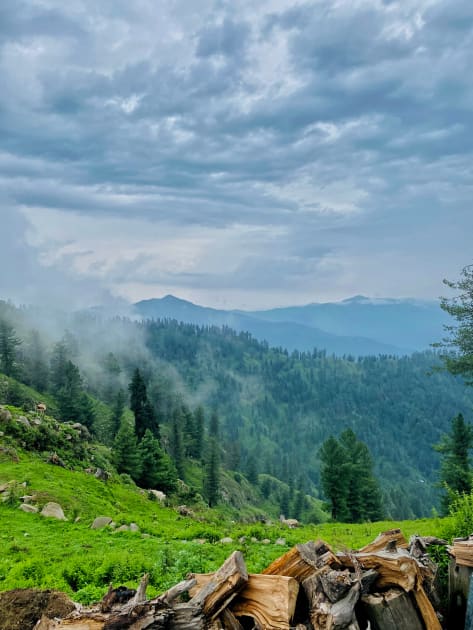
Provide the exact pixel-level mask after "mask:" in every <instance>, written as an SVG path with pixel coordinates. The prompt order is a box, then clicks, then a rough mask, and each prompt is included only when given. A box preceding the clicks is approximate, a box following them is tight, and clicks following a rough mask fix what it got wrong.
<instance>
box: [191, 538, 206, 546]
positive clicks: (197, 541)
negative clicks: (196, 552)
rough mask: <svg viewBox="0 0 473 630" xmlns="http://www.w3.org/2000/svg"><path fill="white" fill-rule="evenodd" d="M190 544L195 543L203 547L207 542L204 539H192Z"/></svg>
mask: <svg viewBox="0 0 473 630" xmlns="http://www.w3.org/2000/svg"><path fill="white" fill-rule="evenodd" d="M192 542H195V543H197V544H198V545H205V543H206V542H207V541H206V539H205V538H194V540H193V541H192Z"/></svg>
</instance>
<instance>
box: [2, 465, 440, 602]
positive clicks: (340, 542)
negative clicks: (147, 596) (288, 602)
mask: <svg viewBox="0 0 473 630" xmlns="http://www.w3.org/2000/svg"><path fill="white" fill-rule="evenodd" d="M12 480H15V481H16V482H17V485H16V486H15V487H14V491H13V493H12V494H13V496H12V497H11V499H10V500H8V501H6V502H4V503H2V504H0V547H1V548H2V554H1V555H0V590H8V589H13V588H23V587H33V586H34V587H41V588H55V589H59V590H62V591H65V592H67V593H69V594H70V595H72V596H73V597H74V598H75V599H76V600H79V601H82V602H89V601H93V600H95V599H98V598H100V597H101V596H102V595H103V594H104V592H105V591H106V589H107V586H108V584H109V583H110V582H113V583H114V584H115V585H118V584H127V585H130V586H131V585H133V584H136V582H137V580H139V578H140V576H141V575H142V574H143V573H144V572H148V573H149V574H150V585H151V588H150V593H155V592H159V591H162V590H165V589H166V588H168V587H169V586H171V585H172V584H174V583H176V582H177V581H179V580H181V579H183V577H185V575H186V574H187V573H188V572H207V571H212V570H214V569H216V568H217V567H218V566H219V565H220V564H221V563H222V562H223V561H224V559H225V558H226V557H227V556H228V555H229V554H230V552H231V551H233V550H234V549H240V550H241V551H242V552H243V553H244V556H245V560H246V562H247V565H248V568H249V570H250V571H253V572H256V571H260V570H261V569H263V568H264V567H265V566H266V565H267V564H269V562H271V561H272V560H273V559H274V558H276V557H278V556H279V555H281V554H282V553H284V552H285V551H286V550H288V549H289V548H290V547H291V546H292V545H294V544H295V543H297V542H302V541H307V540H311V539H317V538H322V539H324V540H326V541H327V542H329V543H331V544H333V545H334V546H335V547H336V548H343V547H349V548H356V547H360V546H362V545H363V544H366V543H367V542H369V541H370V540H372V539H373V538H374V537H375V536H376V535H377V534H378V533H379V532H380V531H383V530H385V529H389V528H391V527H394V526H396V525H398V524H396V523H393V522H383V523H369V524H364V525H356V526H355V525H344V524H328V523H326V524H323V525H318V526H314V525H312V526H306V527H302V528H300V529H295V530H290V529H287V528H283V527H282V526H281V525H280V524H279V523H278V522H276V523H274V524H270V523H268V524H263V523H256V524H251V525H248V524H246V525H244V524H238V523H235V522H233V521H231V520H230V519H228V518H225V516H223V515H222V513H221V512H218V511H215V510H210V509H200V510H196V511H194V514H193V516H181V515H180V514H179V513H178V511H177V509H176V508H171V507H164V506H162V505H160V504H159V503H158V502H156V501H152V500H150V498H149V497H148V494H147V493H144V492H143V491H140V490H139V489H137V488H136V487H134V486H132V485H126V484H124V483H122V482H121V481H119V480H112V481H109V482H102V481H99V480H98V479H95V477H93V476H92V475H89V474H87V473H84V472H80V471H73V470H66V469H63V468H60V467H57V466H53V465H51V464H47V463H44V462H42V461H40V460H39V459H38V458H37V457H34V456H31V455H28V454H21V455H20V461H19V462H18V463H15V462H5V461H4V462H2V463H0V486H1V485H2V484H4V483H6V482H11V481H12ZM25 482H26V487H25V486H23V485H21V484H23V483H25ZM23 493H27V494H29V495H34V496H35V497H36V498H35V500H34V502H35V504H36V505H38V507H41V506H42V505H44V504H45V503H46V502H47V501H56V502H58V503H60V504H61V506H62V507H63V509H64V512H65V515H66V517H67V518H68V520H67V521H66V522H64V521H57V520H55V519H53V518H45V517H43V516H41V515H40V514H27V513H24V512H22V511H21V510H20V509H19V508H18V505H19V501H20V500H19V495H20V494H23ZM96 516H109V517H111V518H113V520H114V522H115V523H116V524H117V525H121V524H129V523H131V522H134V523H136V524H137V525H138V527H139V531H138V532H130V531H125V532H114V530H113V529H111V528H109V527H107V528H105V529H101V530H93V529H91V528H90V525H91V523H92V521H93V519H94V518H95V517H96ZM399 525H400V526H401V528H402V529H403V531H404V533H405V535H406V536H409V535H410V534H412V533H419V534H425V535H427V534H436V533H438V532H439V531H440V529H441V526H442V521H441V520H439V519H430V520H422V521H410V522H409V521H405V522H403V523H400V524H399ZM225 536H230V537H231V538H232V539H233V541H234V542H232V543H226V544H225V543H221V542H220V540H221V539H222V538H224V537H225ZM280 538H284V539H285V541H284V542H283V541H281V540H279V541H278V539H280ZM267 540H269V541H270V542H269V543H267V542H266V541H267ZM263 541H265V542H263ZM276 541H278V543H279V544H276ZM280 543H283V544H280Z"/></svg>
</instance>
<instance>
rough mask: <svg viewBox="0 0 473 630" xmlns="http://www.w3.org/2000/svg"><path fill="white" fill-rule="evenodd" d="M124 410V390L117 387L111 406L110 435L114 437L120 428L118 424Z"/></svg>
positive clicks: (120, 421)
mask: <svg viewBox="0 0 473 630" xmlns="http://www.w3.org/2000/svg"><path fill="white" fill-rule="evenodd" d="M124 411H125V392H124V391H123V389H119V390H118V392H117V394H116V396H115V401H114V404H113V408H112V419H111V430H112V436H113V437H115V436H116V434H117V433H118V431H119V429H120V425H121V423H122V419H123V413H124Z"/></svg>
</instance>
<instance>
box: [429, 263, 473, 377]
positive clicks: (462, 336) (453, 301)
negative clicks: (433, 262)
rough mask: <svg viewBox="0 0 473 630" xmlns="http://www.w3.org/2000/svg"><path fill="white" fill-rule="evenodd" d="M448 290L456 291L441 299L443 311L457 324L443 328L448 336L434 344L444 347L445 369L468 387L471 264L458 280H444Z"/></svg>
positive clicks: (472, 371) (471, 369) (472, 351)
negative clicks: (456, 375) (455, 293)
mask: <svg viewBox="0 0 473 630" xmlns="http://www.w3.org/2000/svg"><path fill="white" fill-rule="evenodd" d="M444 284H445V285H446V286H448V287H449V288H450V289H455V290H457V291H459V292H460V293H459V295H457V296H456V297H453V298H442V301H441V304H440V305H441V307H442V309H443V310H444V311H445V312H447V313H448V314H449V315H451V316H452V317H453V318H454V319H455V320H456V322H457V324H456V325H453V326H444V328H445V331H446V332H447V334H448V335H449V337H448V338H447V339H445V340H443V342H441V343H438V344H435V345H436V346H438V347H440V348H443V349H444V350H445V353H444V354H443V355H442V359H443V361H444V364H445V367H446V368H447V370H448V371H449V372H451V373H452V374H461V375H462V376H464V377H465V379H466V380H467V383H468V384H469V385H472V384H473V265H468V266H467V267H464V268H463V270H462V272H461V276H460V280H458V281H456V282H451V281H449V280H444Z"/></svg>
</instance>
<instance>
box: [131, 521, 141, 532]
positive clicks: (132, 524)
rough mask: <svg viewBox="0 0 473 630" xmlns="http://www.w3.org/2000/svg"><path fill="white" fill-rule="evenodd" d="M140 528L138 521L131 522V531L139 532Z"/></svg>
mask: <svg viewBox="0 0 473 630" xmlns="http://www.w3.org/2000/svg"><path fill="white" fill-rule="evenodd" d="M139 531H140V528H139V527H138V525H137V524H136V523H130V532H139Z"/></svg>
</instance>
